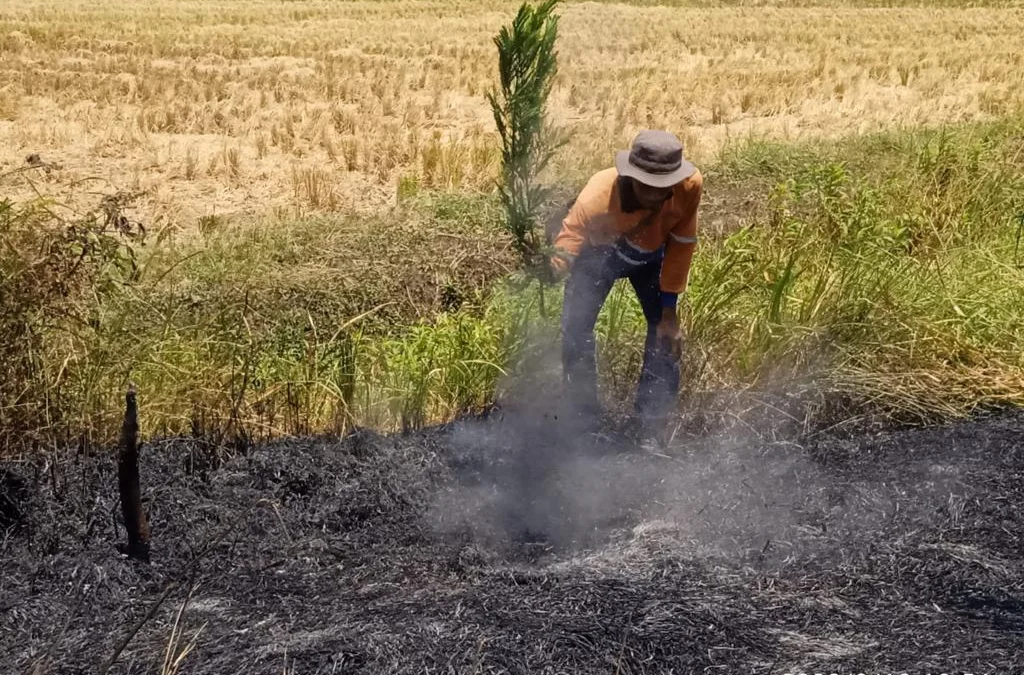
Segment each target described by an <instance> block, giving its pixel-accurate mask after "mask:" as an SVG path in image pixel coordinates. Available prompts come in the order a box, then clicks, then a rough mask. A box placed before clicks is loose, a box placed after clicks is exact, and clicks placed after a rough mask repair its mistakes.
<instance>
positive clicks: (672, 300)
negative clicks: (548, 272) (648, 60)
mask: <svg viewBox="0 0 1024 675" xmlns="http://www.w3.org/2000/svg"><path fill="white" fill-rule="evenodd" d="M702 187H703V178H702V176H701V173H700V171H698V170H697V168H696V167H695V166H694V165H693V164H691V163H690V162H689V161H687V160H686V158H685V157H684V156H683V148H682V144H681V143H680V142H679V139H678V138H676V137H675V136H674V135H672V134H670V133H667V132H664V131H643V132H641V133H640V134H638V135H637V137H636V138H635V140H634V141H633V145H632V148H631V149H630V150H623V151H620V152H619V153H617V155H616V158H615V166H614V167H609V168H607V169H604V170H602V171H599V172H598V173H596V174H595V175H594V176H592V177H591V179H590V180H589V181H588V182H587V184H586V186H585V187H584V188H583V190H582V192H580V194H579V196H578V197H577V198H576V201H575V203H574V204H573V206H572V208H571V209H570V210H569V213H568V215H567V216H566V217H565V219H564V220H563V221H562V226H561V229H560V231H559V232H558V234H557V235H556V236H555V239H554V247H555V255H554V256H553V257H552V259H551V265H552V267H553V269H554V271H555V273H556V274H557V275H559V276H562V275H564V274H566V273H568V274H569V277H568V279H567V280H566V284H565V299H564V307H563V311H562V326H561V327H562V368H563V378H564V381H565V382H566V384H567V385H568V393H569V394H570V396H572V397H573V398H574V399H575V403H576V404H578V405H580V406H581V407H582V408H583V410H584V411H586V412H590V413H596V412H598V411H599V410H600V406H599V404H598V397H597V373H596V362H595V354H594V325H595V323H596V321H597V316H598V313H599V312H600V310H601V307H602V306H603V304H604V302H605V300H606V298H607V297H608V293H609V291H611V288H612V285H613V284H614V283H615V281H616V280H617V279H621V278H627V279H629V281H630V283H631V284H632V286H633V289H634V290H635V291H636V295H637V298H638V299H639V301H640V306H641V307H642V308H643V312H644V317H645V318H646V320H647V339H646V342H645V344H644V359H643V370H642V372H641V375H640V381H639V383H638V386H637V395H636V406H635V407H636V410H637V412H638V413H640V416H641V420H642V421H643V422H645V423H648V424H649V423H651V422H654V423H655V424H660V423H661V422H662V421H663V420H664V418H665V416H666V415H667V414H668V412H669V410H670V408H671V406H672V405H673V403H674V402H675V400H676V396H677V395H678V392H679V357H680V353H681V350H682V336H681V333H680V328H679V319H678V317H677V315H676V305H677V302H678V298H679V296H680V294H682V293H684V292H685V290H686V283H687V279H688V276H689V271H690V262H691V260H692V258H693V252H694V248H695V246H696V243H697V209H698V206H699V204H700V198H701V192H702Z"/></svg>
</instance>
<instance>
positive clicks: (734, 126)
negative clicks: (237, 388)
mask: <svg viewBox="0 0 1024 675" xmlns="http://www.w3.org/2000/svg"><path fill="white" fill-rule="evenodd" d="M517 6H518V2H503V1H502V2H498V1H490V0H480V1H474V2H468V1H463V2H453V1H450V0H445V1H439V0H434V1H430V0H426V1H418V0H398V1H384V0H367V1H353V2H320V1H311V2H301V3H298V2H286V1H282V0H161V1H160V2H142V1H141V0H125V1H124V2H120V3H111V2H108V1H106V0H5V2H4V3H3V5H2V6H0V174H4V173H8V172H10V171H11V170H13V169H16V168H18V167H20V166H23V165H24V162H25V158H26V157H27V156H28V155H30V154H38V155H39V158H40V161H41V162H43V163H44V164H45V166H46V168H47V169H49V171H45V172H44V171H36V172H32V174H31V176H32V179H33V180H34V181H35V182H36V187H37V188H39V189H41V190H44V191H60V190H63V191H64V192H63V194H62V195H61V198H62V199H66V200H67V201H68V202H70V203H81V201H82V200H88V199H91V198H92V196H94V194H95V193H102V192H111V191H115V190H122V191H128V192H140V193H144V196H143V197H142V199H141V201H140V202H139V204H140V207H141V208H142V209H143V211H144V217H145V219H146V220H147V222H151V223H157V224H159V223H161V222H162V223H175V224H180V225H184V226H186V227H187V226H189V225H190V224H194V223H195V222H196V221H197V219H198V218H200V217H203V216H209V215H211V214H218V215H227V214H258V213H265V212H270V211H273V210H274V209H287V210H288V211H289V212H291V211H292V210H293V209H296V208H298V209H305V210H309V209H350V210H376V209H379V208H380V207H381V206H384V205H386V204H388V203H389V202H390V201H391V200H392V199H394V195H395V193H396V186H397V185H398V183H399V182H400V181H403V180H404V181H405V184H406V186H408V187H414V186H416V185H420V186H429V187H441V188H480V187H484V186H487V185H488V184H489V182H490V181H491V180H493V179H494V177H496V175H497V168H498V167H497V159H498V158H497V149H498V146H497V141H496V137H495V136H494V133H493V120H492V118H491V115H490V110H489V107H488V105H487V102H486V99H485V93H486V91H487V90H488V88H489V87H490V86H491V84H492V83H493V82H494V81H495V79H496V58H495V50H494V45H493V44H492V42H491V39H492V37H493V36H494V34H495V33H496V32H497V30H498V29H499V28H500V26H501V25H502V24H504V23H506V22H507V21H508V20H510V18H511V16H513V15H514V12H515V10H516V8H517ZM561 14H562V20H561V28H560V33H561V38H560V43H559V58H560V68H561V72H560V76H559V80H558V84H557V87H556V90H555V92H554V94H553V100H552V109H551V112H552V114H553V117H554V121H555V122H556V123H559V124H561V125H564V126H566V127H567V128H568V130H569V131H570V132H571V133H572V140H571V141H570V143H569V144H568V145H567V146H566V147H565V148H563V150H562V151H561V153H560V155H559V158H558V163H557V165H556V166H555V167H554V170H555V171H558V172H560V173H559V175H560V176H563V177H565V179H567V180H578V179H579V178H580V177H581V176H583V175H585V173H586V172H588V171H590V170H592V169H594V168H596V167H598V166H602V165H605V164H607V163H608V162H609V161H610V158H611V151H612V150H613V149H614V148H616V147H620V146H623V145H624V144H626V143H628V140H629V138H630V137H631V136H632V134H633V133H634V132H635V131H636V130H637V129H638V128H640V127H645V126H656V127H665V128H669V129H672V130H674V131H676V132H677V133H679V134H680V135H681V136H682V137H683V138H684V139H685V141H686V143H687V145H688V148H689V152H690V153H691V154H692V155H694V156H695V157H696V158H698V159H699V160H702V161H706V160H708V159H710V158H711V157H712V156H713V154H714V153H715V151H716V150H717V149H718V148H720V147H721V146H722V144H723V143H724V142H727V141H728V140H729V139H730V138H735V137H738V136H739V137H742V136H746V135H748V134H759V135H762V134H763V135H767V136H771V137H801V136H808V135H838V134H846V133H851V132H862V131H871V130H875V129H878V128H883V127H891V126H894V125H907V126H917V125H921V124H930V123H938V122H947V121H961V120H967V119H983V118H986V117H997V116H1001V115H1004V114H1007V113H1010V112H1012V111H1014V110H1017V109H1019V108H1020V106H1021V103H1022V102H1024V50H1022V49H1021V46H1020V36H1021V35H1024V11H1022V10H1021V9H1019V8H1013V7H988V8H974V9H969V8H955V7H941V6H940V7H914V8H910V7H895V8H871V7H854V6H848V5H846V6H844V5H840V4H837V3H828V2H823V3H822V4H820V5H818V6H795V5H793V6H786V5H782V6H771V5H770V4H769V5H761V6H735V5H734V6H715V7H708V6H705V7H687V6H676V7H664V6H650V5H646V4H645V5H642V6H641V5H637V4H610V3H568V4H566V5H565V6H563V7H562V9H561ZM27 176H28V174H19V175H17V176H12V175H10V174H8V176H7V178H6V180H4V184H3V190H4V193H5V194H11V193H12V191H13V192H14V196H19V195H24V194H26V193H27V191H28V190H29V189H30V187H29V186H28V184H27V183H26V181H25V178H26V177H27Z"/></svg>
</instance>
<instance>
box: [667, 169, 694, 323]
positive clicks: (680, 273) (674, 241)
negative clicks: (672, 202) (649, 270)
mask: <svg viewBox="0 0 1024 675" xmlns="http://www.w3.org/2000/svg"><path fill="white" fill-rule="evenodd" d="M683 190H684V195H685V200H684V205H683V215H682V217H681V218H680V219H679V222H678V223H676V225H675V226H674V227H673V228H672V229H671V230H670V231H669V237H668V241H667V242H665V260H664V262H663V263H662V266H661V304H662V306H663V307H666V308H667V307H671V308H673V309H674V308H675V306H676V303H677V301H678V298H679V295H680V294H682V293H684V292H685V291H686V285H687V281H688V280H689V276H690V264H691V263H692V261H693V253H694V249H695V248H696V247H697V211H698V209H699V207H700V199H701V195H702V194H703V190H704V179H703V177H702V176H701V174H700V172H698V173H696V174H694V175H693V176H691V177H690V178H687V179H686V182H685V183H684V185H683Z"/></svg>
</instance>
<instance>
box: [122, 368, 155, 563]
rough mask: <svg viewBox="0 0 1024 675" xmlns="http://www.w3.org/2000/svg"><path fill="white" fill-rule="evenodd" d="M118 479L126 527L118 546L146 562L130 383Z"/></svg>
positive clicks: (134, 406) (146, 538)
mask: <svg viewBox="0 0 1024 675" xmlns="http://www.w3.org/2000/svg"><path fill="white" fill-rule="evenodd" d="M117 479H118V480H117V482H118V488H119V490H120V493H121V513H122V514H123V515H124V525H125V529H126V530H127V531H128V544H127V545H126V546H125V545H120V546H118V549H119V550H120V551H121V552H122V553H124V554H126V555H127V556H128V557H129V558H134V559H136V560H142V561H145V562H149V524H148V523H147V522H146V513H145V512H144V511H143V510H142V490H141V488H140V487H139V406H138V402H137V400H136V397H135V385H129V387H128V393H127V395H126V396H125V413H124V423H123V424H122V425H121V442H120V453H119V455H118V461H117Z"/></svg>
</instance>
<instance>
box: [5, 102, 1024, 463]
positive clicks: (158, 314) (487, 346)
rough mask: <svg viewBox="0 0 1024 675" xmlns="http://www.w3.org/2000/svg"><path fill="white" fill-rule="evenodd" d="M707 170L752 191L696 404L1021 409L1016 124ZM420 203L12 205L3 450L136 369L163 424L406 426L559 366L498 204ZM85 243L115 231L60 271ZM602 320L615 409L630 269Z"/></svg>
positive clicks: (551, 300) (709, 296) (751, 155)
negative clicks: (135, 207) (129, 216)
mask: <svg viewBox="0 0 1024 675" xmlns="http://www.w3.org/2000/svg"><path fill="white" fill-rule="evenodd" d="M705 173H706V175H707V176H708V193H709V196H711V197H714V196H716V191H718V192H719V194H726V193H728V194H740V195H744V196H753V197H754V204H755V206H754V208H752V209H749V207H748V209H749V210H748V211H747V212H746V214H745V222H746V223H747V224H745V225H744V226H743V227H741V228H738V229H734V230H732V231H728V232H724V233H722V234H720V235H718V236H710V234H709V235H708V236H705V237H704V239H703V240H702V243H701V245H700V247H699V249H698V253H697V255H696V257H695V260H694V266H693V271H692V277H691V284H690V290H689V293H688V296H687V298H686V299H685V302H684V304H683V307H682V309H683V316H684V320H685V323H686V335H687V348H686V350H685V354H684V374H685V377H684V387H685V389H686V391H685V392H684V396H683V398H684V400H685V401H686V403H685V404H684V405H686V406H693V405H698V404H699V402H700V401H701V400H703V398H702V397H704V396H705V395H709V394H713V393H714V392H717V391H721V390H727V389H735V388H749V387H760V386H768V387H782V388H783V389H785V388H786V387H787V386H789V385H788V383H790V382H792V383H797V382H800V383H808V382H809V383H812V385H813V386H814V387H816V388H818V389H819V390H821V391H823V392H828V393H831V394H835V395H838V396H842V397H845V398H847V399H849V400H851V401H853V402H854V403H856V404H857V405H862V406H865V409H869V410H872V411H878V412H882V413H886V414H893V415H901V416H910V417H914V418H919V419H932V418H935V417H941V416H949V415H960V414H964V413H966V412H969V411H970V410H972V409H974V408H975V407H977V406H979V405H988V404H993V403H1024V356H1022V349H1021V348H1022V346H1024V269H1022V264H1024V260H1021V252H1020V251H1018V250H1016V245H1017V230H1018V223H1017V220H1016V218H1017V216H1018V215H1019V214H1021V213H1024V120H1022V119H1019V118H1018V119H1011V120H1005V121H1002V122H998V123H993V124H985V125H978V124H975V125H969V126H963V127H958V128H950V129H946V130H934V131H926V130H921V131H903V132H893V133H890V134H884V135H877V136H871V137H864V138H855V139H848V140H844V141H841V142H833V143H816V144H805V145H784V144H767V143H746V144H744V145H742V146H738V147H735V148H733V149H730V150H729V151H728V152H726V153H725V154H724V155H723V157H722V159H721V161H720V162H719V163H718V164H716V165H715V166H710V167H706V172H705ZM418 199H420V203H419V206H417V207H415V208H411V207H402V208H403V209H405V210H401V211H398V212H396V213H395V214H392V215H390V216H389V217H388V218H382V219H381V220H380V221H378V222H373V223H362V222H356V221H354V220H352V219H347V218H337V219H326V220H320V221H296V222H290V223H281V222H273V223H268V224H266V225H259V224H248V225H246V226H244V227H239V228H237V229H236V228H230V227H222V228H219V229H218V228H213V229H214V230H215V231H211V232H207V234H206V235H205V236H204V237H202V238H197V239H196V240H195V241H194V242H192V243H190V244H187V245H186V244H183V243H182V242H176V243H175V242H172V241H170V240H167V241H163V242H160V241H150V242H149V243H148V244H147V245H146V246H145V247H140V246H138V245H137V244H132V243H131V242H126V241H122V239H121V238H120V235H118V234H117V233H116V232H113V231H110V230H109V228H106V229H105V230H104V227H100V230H101V231H103V232H105V233H101V232H96V231H92V230H89V229H88V228H85V229H83V228H82V227H81V223H77V224H76V223H68V222H52V219H51V217H50V216H49V215H47V214H48V213H49V212H48V211H47V210H46V209H44V208H42V207H41V206H40V205H14V204H10V203H7V204H6V205H5V206H4V209H5V210H3V211H2V214H3V219H0V222H2V224H3V225H4V228H3V229H2V230H0V238H2V243H3V251H4V253H3V258H2V259H0V261H2V265H3V272H4V293H5V294H4V303H5V305H4V306H5V308H6V312H7V314H6V315H5V316H6V317H7V318H6V319H5V321H4V323H3V324H2V325H3V329H4V331H5V333H6V335H7V336H8V340H9V341H10V340H11V339H14V338H17V339H18V340H22V342H20V343H19V344H23V345H25V347H24V349H23V350H22V351H18V350H17V349H15V350H13V351H12V350H9V351H10V354H11V355H13V356H11V357H9V359H8V361H7V370H6V371H5V376H6V377H5V382H4V391H3V399H2V404H3V407H2V412H3V414H4V418H3V419H4V421H5V422H4V429H5V444H6V447H7V449H8V452H11V451H14V449H16V448H17V447H19V442H21V445H23V446H25V447H38V446H39V445H40V444H44V443H49V442H54V441H55V440H56V441H59V442H67V441H69V440H71V441H73V440H77V439H79V438H81V439H83V440H87V441H91V442H96V443H105V442H109V441H111V440H112V439H114V438H116V433H117V427H118V424H119V421H120V420H119V416H120V405H121V400H122V392H123V389H124V386H125V385H126V383H127V382H128V381H129V380H131V381H133V382H135V384H136V386H137V387H138V390H139V398H140V406H141V415H142V421H143V424H144V431H145V432H146V433H148V434H177V433H203V434H213V435H215V436H218V437H222V438H230V437H235V436H242V437H244V438H249V439H252V440H258V439H260V438H264V437H270V436H275V435H280V434H305V433H318V432H338V433H340V432H344V431H346V430H348V429H351V428H352V427H353V426H357V425H369V426H373V427H376V428H380V429H384V430H395V429H408V428H415V427H418V426H421V425H428V424H432V423H436V422H440V421H444V420H447V419H450V418H451V417H452V416H453V415H457V414H460V413H472V412H478V411H481V410H486V409H487V408H488V407H489V406H490V405H491V404H492V403H493V401H494V398H495V395H496V393H497V392H500V391H502V389H503V387H505V386H507V385H508V386H512V385H514V384H515V382H516V381H517V378H519V377H527V376H529V377H535V376H538V375H539V376H540V378H541V379H540V380H538V381H539V382H547V383H548V384H555V383H557V377H558V373H557V368H558V364H557V342H556V341H555V340H554V338H556V337H557V324H558V314H559V311H560V308H561V291H560V288H558V287H551V286H550V285H548V286H546V287H544V288H543V289H542V291H541V292H540V293H539V292H538V288H537V285H536V284H537V283H538V282H537V281H536V280H531V279H530V278H529V277H523V275H517V274H513V275H508V274H507V271H508V270H509V269H513V268H514V262H511V258H512V257H514V256H513V255H512V254H511V253H510V251H512V248H511V247H510V246H508V245H506V244H507V240H505V239H503V238H502V237H503V236H504V235H502V234H501V224H500V222H499V218H500V212H499V209H498V207H497V206H496V200H495V199H494V198H493V196H484V197H472V196H461V197H460V196H444V195H441V196H437V197H434V198H430V197H429V196H423V195H421V196H420V197H418ZM711 203H713V202H712V201H710V200H709V204H711ZM709 208H711V207H709ZM417 209H418V210H417ZM102 225H103V223H102V222H100V223H99V226H102ZM99 226H98V227H99ZM76 227H77V229H75V228H76ZM89 232H92V234H88V233H89ZM75 233H77V234H75ZM83 233H85V234H83ZM58 235H59V236H58ZM76 236H78V237H82V236H84V237H85V238H86V240H87V241H96V242H102V246H100V245H95V246H92V248H90V249H89V250H90V251H91V252H92V254H91V257H89V258H87V259H88V260H89V261H91V262H90V263H89V265H88V266H87V267H86V268H84V270H85V271H81V268H79V271H76V272H75V273H74V274H73V275H72V276H70V277H67V279H70V281H67V280H65V281H61V275H65V276H66V275H67V274H68V270H70V269H72V267H67V266H66V265H69V264H72V263H73V261H74V260H75V259H76V257H75V256H76V255H78V254H80V252H81V250H82V249H81V243H80V242H79V239H76V238H75V237H76ZM90 237H91V238H92V239H90ZM54 241H57V242H61V245H60V247H57V249H54V248H53V247H52V246H51V245H52V244H53V242H54ZM76 242H78V243H76ZM431 242H433V244H432V243H431ZM502 242H506V244H502ZM431 246H433V248H431ZM61 247H63V248H61ZM54 250H57V251H58V252H59V251H65V253H69V255H65V256H64V257H61V256H58V258H59V260H58V261H57V262H55V263H53V265H51V266H50V267H45V269H51V268H52V269H53V270H56V271H55V272H53V275H56V276H53V278H52V281H51V283H48V284H36V283H35V282H34V281H32V279H33V278H34V277H32V276H31V274H30V271H29V270H30V269H33V268H31V265H32V264H37V265H39V264H40V263H38V260H39V259H42V258H45V257H46V256H45V255H44V253H45V252H47V251H50V252H52V251H54ZM126 250H130V251H134V255H135V260H134V264H127V263H126V258H125V257H124V256H125V253H124V251H126ZM27 251H35V252H36V253H34V254H32V255H28V254H26V253H25V252H27ZM19 252H20V253H19ZM103 252H105V253H103ZM502 256H506V257H505V258H502ZM502 260H504V261H505V263H507V265H498V264H496V262H495V261H499V262H500V261H502ZM33 261H35V262H33ZM61 265H65V266H64V267H62V266H61ZM35 269H44V267H37V268H35ZM42 278H43V279H46V278H49V277H42ZM62 288H63V289H64V290H65V291H68V290H69V289H70V291H72V292H68V293H65V294H64V295H62V294H61V292H59V290H60V289H62ZM55 289H57V290H55ZM453 298H454V299H453ZM542 307H545V308H546V311H543V312H542V311H541V308H542ZM18 331H21V332H20V333H19V332H18ZM597 332H598V339H599V351H598V357H599V367H600V371H601V377H602V382H603V384H604V391H605V393H606V395H607V397H608V400H609V401H611V402H614V401H625V400H626V399H627V397H628V396H630V395H631V393H632V390H633V386H634V382H635V378H636V376H637V374H638V371H639V366H640V360H641V354H642V343H643V335H644V324H643V318H642V313H641V312H640V309H639V307H638V306H637V303H636V301H635V299H634V298H633V296H632V292H631V289H630V288H629V287H628V285H626V284H625V283H621V284H619V285H617V286H616V288H615V289H614V290H613V293H612V295H611V297H610V299H609V302H608V303H607V304H606V306H605V308H604V310H603V311H602V313H601V315H600V317H599V321H598V327H597ZM26 336H31V339H27V337H26ZM9 343H10V342H9ZM10 344H13V343H10ZM17 355H20V356H17ZM15 356H17V358H15ZM19 359H20V360H19ZM11 364H13V365H11ZM15 366H16V367H15ZM538 371H540V372H538ZM545 378H546V379H545ZM538 386H547V385H544V384H539V385H538ZM801 386H804V384H801ZM28 429H30V430H31V433H25V431H26V430H28Z"/></svg>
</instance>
